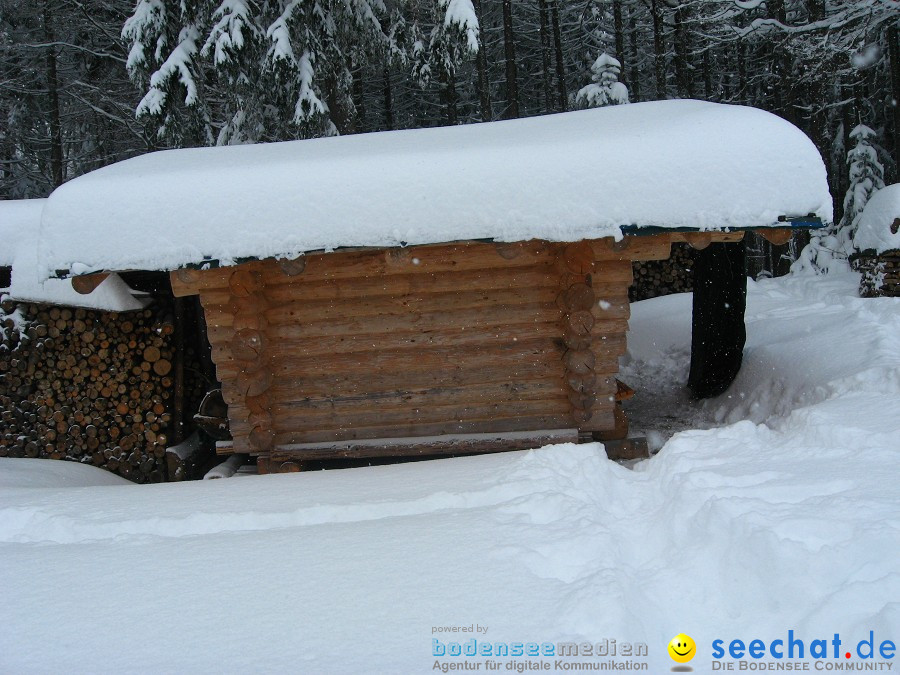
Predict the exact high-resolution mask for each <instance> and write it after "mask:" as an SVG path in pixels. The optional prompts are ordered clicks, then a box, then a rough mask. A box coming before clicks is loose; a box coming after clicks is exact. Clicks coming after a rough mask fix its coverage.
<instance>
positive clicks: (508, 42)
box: [503, 0, 519, 119]
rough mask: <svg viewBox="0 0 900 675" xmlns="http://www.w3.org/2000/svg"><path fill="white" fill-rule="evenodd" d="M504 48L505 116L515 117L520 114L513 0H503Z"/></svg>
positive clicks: (505, 117)
mask: <svg viewBox="0 0 900 675" xmlns="http://www.w3.org/2000/svg"><path fill="white" fill-rule="evenodd" d="M503 49H504V55H505V57H506V110H505V111H504V113H503V118H504V119H515V118H516V117H518V116H519V73H518V70H517V68H516V43H515V32H514V31H513V16H512V0H503Z"/></svg>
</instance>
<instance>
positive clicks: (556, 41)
mask: <svg viewBox="0 0 900 675" xmlns="http://www.w3.org/2000/svg"><path fill="white" fill-rule="evenodd" d="M550 25H551V27H552V29H553V45H554V47H555V49H556V92H557V95H558V96H559V111H560V112H565V111H566V110H568V108H569V94H568V92H567V91H566V64H565V62H564V61H563V49H562V31H561V30H560V28H559V0H550Z"/></svg>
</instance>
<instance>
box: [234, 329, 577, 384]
mask: <svg viewBox="0 0 900 675" xmlns="http://www.w3.org/2000/svg"><path fill="white" fill-rule="evenodd" d="M563 349H564V346H563V345H562V344H561V341H560V342H557V341H556V340H552V339H547V338H534V339H529V340H519V341H517V342H511V343H505V344H499V345H496V346H494V347H493V348H491V349H482V348H478V347H477V346H476V347H471V348H460V347H458V346H450V347H430V348H428V349H420V350H410V349H391V350H372V351H369V352H355V353H350V354H335V355H333V356H332V357H331V358H329V359H323V358H321V357H319V356H312V357H304V356H298V355H296V354H291V353H287V354H283V355H281V356H280V357H278V358H274V359H273V360H272V370H273V374H274V375H275V377H276V378H279V379H280V378H283V377H285V376H287V377H292V376H302V377H316V376H324V375H337V374H342V375H358V376H363V377H365V376H369V375H375V374H379V373H392V372H401V373H404V372H418V371H422V370H435V371H441V370H445V371H447V370H456V369H476V368H480V367H482V366H485V365H504V366H505V367H507V368H509V369H511V370H509V371H508V372H509V373H510V376H512V373H513V372H515V371H516V370H527V368H528V364H529V363H532V362H543V361H544V360H547V359H554V360H556V361H558V360H559V359H560V358H562V351H563ZM221 368H222V370H221V372H222V373H223V374H225V375H226V376H227V375H228V374H230V373H235V372H241V371H242V370H243V369H244V367H243V366H242V365H241V364H239V363H235V362H229V363H222V364H221Z"/></svg>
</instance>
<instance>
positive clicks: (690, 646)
mask: <svg viewBox="0 0 900 675" xmlns="http://www.w3.org/2000/svg"><path fill="white" fill-rule="evenodd" d="M696 653H697V645H696V643H695V642H694V639H693V638H692V637H691V636H690V635H685V634H684V633H679V634H678V635H676V636H675V637H673V638H672V639H671V640H670V641H669V656H671V657H672V660H673V661H677V662H678V663H687V662H688V661H690V660H691V659H692V658H694V654H696Z"/></svg>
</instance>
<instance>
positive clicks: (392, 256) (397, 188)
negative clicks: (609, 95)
mask: <svg viewBox="0 0 900 675" xmlns="http://www.w3.org/2000/svg"><path fill="white" fill-rule="evenodd" d="M830 204H831V198H830V195H829V194H828V189H827V183H826V178H825V170H824V167H823V166H822V162H821V159H820V158H819V155H818V152H817V151H816V149H815V147H814V146H813V144H812V143H811V142H810V141H809V140H808V139H807V138H806V137H805V136H804V135H803V134H802V133H801V132H800V131H798V130H797V129H796V128H794V127H793V126H791V125H790V124H788V123H787V122H784V121H783V120H781V119H779V118H776V117H774V116H772V115H769V114H767V113H764V112H761V111H758V110H753V109H749V108H740V107H732V106H721V105H715V104H707V103H700V102H695V101H668V102H658V103H646V104H634V105H628V106H620V107H615V108H607V109H601V110H589V111H583V112H577V113H566V114H561V115H551V116H547V117H542V118H532V119H524V120H514V121H508V122H500V123H490V124H479V125H470V126H464V127H451V128H440V129H428V130H415V131H400V132H387V133H379V134H365V135H359V136H351V137H341V138H331V139H319V140H312V141H295V142H288V143H279V144H271V145H261V146H242V147H230V148H207V149H188V150H175V151H166V152H159V153H153V154H150V155H146V156H142V157H138V158H135V159H131V160H128V161H125V162H122V163H120V164H117V165H113V166H110V167H107V168H104V169H100V170H98V171H95V172H93V173H91V174H88V175H86V176H84V177H81V178H78V179H75V180H73V181H71V182H70V183H68V184H66V185H64V186H62V187H61V188H59V189H58V190H57V191H56V192H54V194H53V195H52V196H51V197H50V199H49V200H48V202H47V205H46V207H45V208H44V211H43V225H42V231H41V241H40V245H39V247H38V250H39V255H40V263H41V270H42V272H43V274H44V275H45V276H48V277H49V276H62V277H73V278H74V279H76V280H78V279H80V282H79V283H80V284H81V285H82V287H83V288H84V289H87V290H89V288H90V286H91V285H93V283H99V282H100V281H102V280H103V279H104V278H105V275H107V274H109V273H112V272H122V271H128V270H165V271H168V272H169V274H170V279H171V286H172V290H173V292H174V294H175V295H176V296H190V295H197V296H199V300H200V303H201V304H202V307H203V312H204V315H205V321H206V326H207V335H208V339H209V343H210V345H211V347H212V357H213V361H214V362H215V367H216V374H217V377H218V379H219V381H220V382H221V389H222V393H223V396H224V399H225V402H226V403H227V406H228V412H227V415H228V420H229V425H230V432H231V436H232V440H231V441H230V442H223V443H220V444H219V450H220V452H222V453H223V454H224V453H231V452H236V453H249V454H250V455H252V456H255V457H256V458H257V461H258V465H259V466H260V469H261V470H262V471H292V470H297V468H298V467H299V466H300V465H302V463H303V462H304V461H307V460H311V459H316V458H331V457H341V456H356V457H366V456H379V455H407V454H417V455H432V454H441V453H454V454H455V453H465V452H484V451H496V450H508V449H515V448H531V447H538V446H540V445H544V444H547V443H551V442H561V441H573V442H577V441H584V440H593V439H601V440H603V439H605V440H609V439H618V438H622V437H623V436H624V435H625V434H626V433H627V423H626V421H625V419H624V415H623V413H622V412H621V407H620V406H618V405H617V399H619V398H621V397H622V394H623V387H622V385H621V384H619V383H618V382H617V380H616V375H617V373H618V369H619V358H620V357H621V356H622V355H623V354H624V353H625V350H626V336H627V330H628V317H629V304H628V288H629V285H630V284H631V282H632V263H633V262H634V261H640V260H657V259H664V258H666V257H667V256H668V255H669V252H670V249H671V245H672V243H673V242H689V243H691V244H693V245H695V246H696V247H698V248H706V247H709V246H719V245H727V244H728V243H734V242H739V241H740V239H741V237H742V236H743V234H744V232H745V231H747V230H758V231H760V232H763V233H765V234H766V235H767V236H769V237H771V238H772V239H773V240H776V241H784V240H785V238H786V237H788V236H789V235H790V231H791V228H794V227H809V226H815V225H816V224H818V223H820V222H822V221H825V222H827V221H829V220H830V219H831V206H830Z"/></svg>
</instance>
